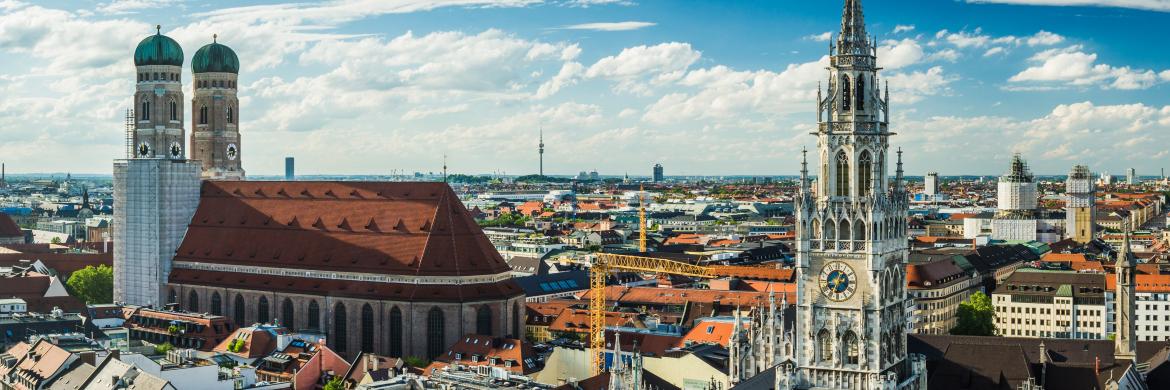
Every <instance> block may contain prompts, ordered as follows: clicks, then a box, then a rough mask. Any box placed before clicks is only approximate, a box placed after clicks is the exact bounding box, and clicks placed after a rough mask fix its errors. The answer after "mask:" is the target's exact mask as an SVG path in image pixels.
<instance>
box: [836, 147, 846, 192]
mask: <svg viewBox="0 0 1170 390" xmlns="http://www.w3.org/2000/svg"><path fill="white" fill-rule="evenodd" d="M837 196H849V156H846V155H845V151H840V152H837Z"/></svg>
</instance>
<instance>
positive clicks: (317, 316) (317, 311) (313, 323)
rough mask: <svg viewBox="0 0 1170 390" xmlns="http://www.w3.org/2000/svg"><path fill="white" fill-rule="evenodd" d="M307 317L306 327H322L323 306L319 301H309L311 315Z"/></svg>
mask: <svg viewBox="0 0 1170 390" xmlns="http://www.w3.org/2000/svg"><path fill="white" fill-rule="evenodd" d="M307 317H308V318H306V321H307V322H306V323H305V328H308V329H321V307H320V306H317V301H309V315H308V316H307Z"/></svg>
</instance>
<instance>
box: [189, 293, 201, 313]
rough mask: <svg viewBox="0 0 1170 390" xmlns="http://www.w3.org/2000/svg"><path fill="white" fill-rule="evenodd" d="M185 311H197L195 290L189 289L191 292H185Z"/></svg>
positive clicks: (197, 294)
mask: <svg viewBox="0 0 1170 390" xmlns="http://www.w3.org/2000/svg"><path fill="white" fill-rule="evenodd" d="M187 311H189V312H192V313H194V312H198V311H199V293H197V292H195V290H191V293H190V294H187Z"/></svg>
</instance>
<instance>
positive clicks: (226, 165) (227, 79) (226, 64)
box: [191, 36, 244, 180]
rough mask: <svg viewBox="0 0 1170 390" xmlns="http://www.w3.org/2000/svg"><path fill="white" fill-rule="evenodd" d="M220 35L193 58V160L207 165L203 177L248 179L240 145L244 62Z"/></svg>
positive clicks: (210, 178)
mask: <svg viewBox="0 0 1170 390" xmlns="http://www.w3.org/2000/svg"><path fill="white" fill-rule="evenodd" d="M217 40H218V36H213V37H212V43H210V44H208V45H206V46H203V47H202V48H200V49H199V51H197V52H195V56H193V57H192V58H191V73H192V74H193V75H194V78H195V81H194V86H193V88H192V89H193V90H194V91H195V98H194V99H192V100H191V122H194V123H192V125H191V148H192V149H191V158H192V159H195V160H200V161H202V162H203V178H204V179H208V180H244V168H243V164H242V154H243V150H242V149H241V142H240V127H239V123H240V100H239V99H238V98H236V91H237V89H236V82H237V81H238V79H239V73H240V60H239V58H237V57H236V52H235V51H232V49H231V48H229V47H227V46H224V45H222V44H220V43H219V42H218V41H217Z"/></svg>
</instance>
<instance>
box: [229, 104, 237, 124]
mask: <svg viewBox="0 0 1170 390" xmlns="http://www.w3.org/2000/svg"><path fill="white" fill-rule="evenodd" d="M235 120H236V119H235V117H234V116H233V115H232V108H231V107H228V108H227V123H236V122H235Z"/></svg>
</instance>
